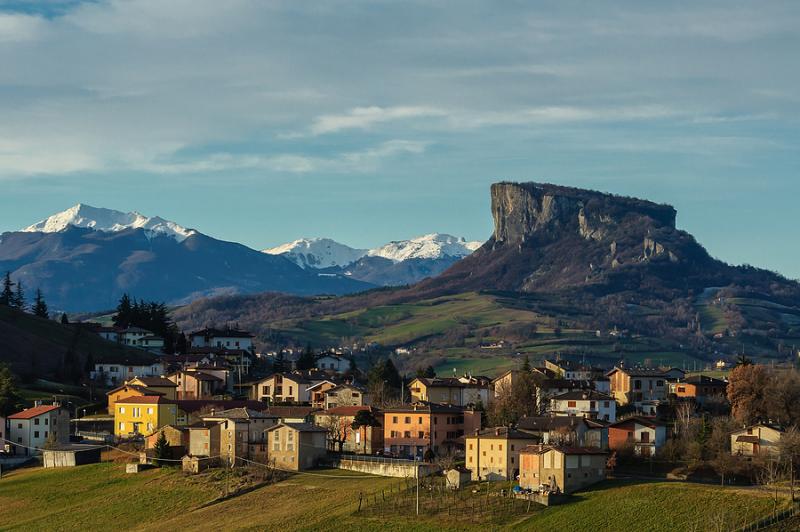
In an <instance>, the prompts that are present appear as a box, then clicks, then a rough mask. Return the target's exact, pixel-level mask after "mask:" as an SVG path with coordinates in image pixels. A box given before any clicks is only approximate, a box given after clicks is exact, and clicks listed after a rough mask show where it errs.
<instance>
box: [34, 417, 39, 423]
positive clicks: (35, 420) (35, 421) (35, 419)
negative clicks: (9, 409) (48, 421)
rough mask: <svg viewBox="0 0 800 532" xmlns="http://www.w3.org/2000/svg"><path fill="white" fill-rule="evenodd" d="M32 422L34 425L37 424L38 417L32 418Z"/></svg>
mask: <svg viewBox="0 0 800 532" xmlns="http://www.w3.org/2000/svg"><path fill="white" fill-rule="evenodd" d="M33 424H34V425H38V424H39V418H38V417H37V418H34V420H33Z"/></svg>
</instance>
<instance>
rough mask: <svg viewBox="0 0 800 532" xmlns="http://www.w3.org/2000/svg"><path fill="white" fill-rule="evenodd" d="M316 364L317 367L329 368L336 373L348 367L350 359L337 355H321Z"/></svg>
mask: <svg viewBox="0 0 800 532" xmlns="http://www.w3.org/2000/svg"><path fill="white" fill-rule="evenodd" d="M316 366H317V369H322V370H328V369H330V370H333V371H335V372H336V373H341V372H343V371H347V370H348V369H349V368H350V361H349V360H347V359H346V358H342V357H340V356H337V355H323V356H321V357H319V358H318V359H317V362H316Z"/></svg>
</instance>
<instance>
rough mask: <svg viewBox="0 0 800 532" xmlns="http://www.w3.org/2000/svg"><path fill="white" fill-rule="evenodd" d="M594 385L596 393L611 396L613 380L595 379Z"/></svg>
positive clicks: (605, 378)
mask: <svg viewBox="0 0 800 532" xmlns="http://www.w3.org/2000/svg"><path fill="white" fill-rule="evenodd" d="M592 384H593V385H594V389H595V391H597V392H600V393H604V394H606V395H611V380H609V378H608V377H605V376H604V377H595V378H594V379H592Z"/></svg>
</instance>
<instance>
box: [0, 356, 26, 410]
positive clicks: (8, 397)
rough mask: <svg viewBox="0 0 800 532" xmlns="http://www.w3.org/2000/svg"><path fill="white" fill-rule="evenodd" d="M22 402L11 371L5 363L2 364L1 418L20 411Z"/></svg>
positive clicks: (0, 370)
mask: <svg viewBox="0 0 800 532" xmlns="http://www.w3.org/2000/svg"><path fill="white" fill-rule="evenodd" d="M21 400H22V398H21V397H20V396H19V394H18V393H17V386H16V381H15V380H14V375H13V374H12V373H11V369H9V367H8V365H6V364H5V363H0V416H7V415H9V414H13V413H14V412H16V411H17V410H19V403H20V401H21Z"/></svg>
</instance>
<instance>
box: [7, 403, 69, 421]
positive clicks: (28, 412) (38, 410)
mask: <svg viewBox="0 0 800 532" xmlns="http://www.w3.org/2000/svg"><path fill="white" fill-rule="evenodd" d="M59 408H61V407H59V406H55V405H41V406H34V407H33V408H26V409H25V410H23V411H22V412H17V413H16V414H11V415H10V416H8V419H32V418H35V417H36V416H41V415H42V414H46V413H48V412H52V411H53V410H58V409H59Z"/></svg>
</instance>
